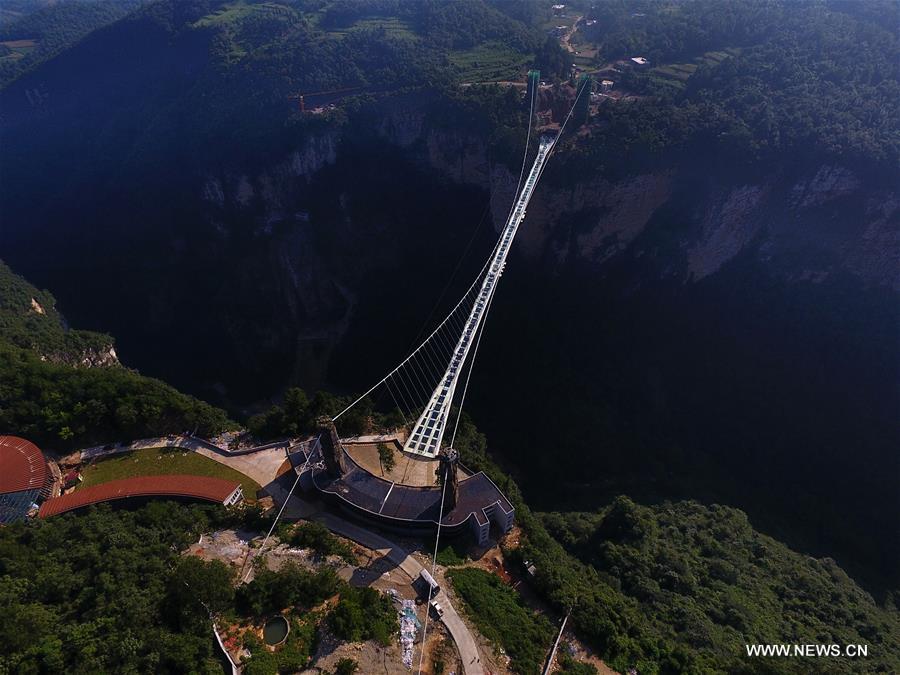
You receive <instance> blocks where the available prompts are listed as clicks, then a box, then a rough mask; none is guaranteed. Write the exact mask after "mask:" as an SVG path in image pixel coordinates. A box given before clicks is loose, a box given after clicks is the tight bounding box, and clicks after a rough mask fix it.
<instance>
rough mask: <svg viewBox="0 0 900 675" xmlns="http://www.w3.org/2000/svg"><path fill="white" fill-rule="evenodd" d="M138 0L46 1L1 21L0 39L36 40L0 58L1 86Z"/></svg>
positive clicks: (116, 15)
mask: <svg viewBox="0 0 900 675" xmlns="http://www.w3.org/2000/svg"><path fill="white" fill-rule="evenodd" d="M138 3H139V0H69V1H68V2H59V3H47V4H46V5H45V6H44V7H41V8H40V9H37V10H36V11H33V12H30V13H26V14H24V16H19V17H17V18H13V19H12V20H10V21H5V22H3V23H2V24H0V43H3V42H9V41H14V42H16V41H33V42H34V44H33V46H31V47H28V48H21V47H19V46H18V45H16V46H14V47H13V48H12V50H10V51H11V53H8V54H7V55H6V57H4V58H0V88H2V87H3V86H4V85H6V84H7V83H8V82H10V81H12V80H14V79H15V78H16V77H18V76H19V75H21V74H22V73H24V72H26V71H27V70H29V69H31V68H34V67H35V66H36V65H38V64H40V63H42V62H43V61H46V60H47V59H49V58H52V57H53V56H55V55H56V54H58V53H59V52H61V51H63V50H64V49H66V48H67V47H70V46H71V45H73V44H75V43H76V42H77V41H78V40H80V39H81V38H83V37H84V36H85V35H87V34H88V33H90V32H92V31H94V30H96V29H97V28H100V27H101V26H105V25H107V24H110V23H112V22H113V21H116V20H117V19H120V18H122V17H123V16H125V15H126V14H128V12H130V11H131V10H132V9H134V8H135V7H137V6H138ZM0 56H2V54H0Z"/></svg>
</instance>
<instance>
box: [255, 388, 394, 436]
mask: <svg viewBox="0 0 900 675" xmlns="http://www.w3.org/2000/svg"><path fill="white" fill-rule="evenodd" d="M352 401H353V397H350V396H335V395H334V394H330V393H328V392H325V391H317V392H316V393H315V394H314V395H313V397H312V398H309V397H308V396H307V395H306V392H305V391H303V390H302V389H300V388H299V387H291V388H289V389H288V390H287V391H286V392H285V394H284V403H283V404H282V405H274V406H272V407H271V408H270V409H269V410H268V411H266V412H264V413H258V414H256V415H253V416H252V417H251V418H250V419H249V420H248V422H247V428H248V429H249V430H250V433H251V434H253V435H254V436H255V437H256V438H260V439H269V438H284V437H285V436H290V437H296V436H300V435H303V434H308V433H312V432H313V431H315V430H316V420H318V419H319V418H320V417H333V416H334V415H336V414H337V413H338V412H340V411H341V410H343V409H344V408H346V407H347V406H348V405H349V404H350V403H352ZM402 423H403V415H402V413H400V411H399V410H394V411H392V412H390V413H387V414H381V413H379V412H377V411H375V409H374V404H373V403H372V401H370V400H369V399H363V400H362V401H360V402H359V403H357V404H356V405H355V406H354V407H353V408H352V409H351V410H348V411H347V412H346V413H345V414H344V415H342V416H341V425H340V431H341V433H342V434H343V435H356V434H363V433H369V432H372V431H375V430H377V429H394V428H397V427H399V426H400V425H401V424H402Z"/></svg>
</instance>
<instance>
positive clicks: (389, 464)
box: [378, 443, 397, 471]
mask: <svg viewBox="0 0 900 675" xmlns="http://www.w3.org/2000/svg"><path fill="white" fill-rule="evenodd" d="M378 461H379V462H381V466H382V467H383V468H384V470H385V471H392V470H393V469H394V467H395V466H397V456H396V453H395V451H394V448H393V447H391V446H390V445H387V444H385V443H379V444H378Z"/></svg>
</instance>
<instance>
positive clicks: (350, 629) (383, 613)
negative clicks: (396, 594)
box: [328, 586, 398, 647]
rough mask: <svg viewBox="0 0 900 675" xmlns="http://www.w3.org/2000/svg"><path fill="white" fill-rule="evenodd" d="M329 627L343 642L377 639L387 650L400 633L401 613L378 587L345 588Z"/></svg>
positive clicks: (332, 614)
mask: <svg viewBox="0 0 900 675" xmlns="http://www.w3.org/2000/svg"><path fill="white" fill-rule="evenodd" d="M328 625H329V626H330V627H331V630H332V631H333V632H334V634H335V635H336V636H338V637H339V638H341V639H342V640H347V641H348V642H362V641H363V640H375V641H376V642H379V643H381V644H382V645H384V646H385V647H386V646H388V645H389V644H390V643H391V637H392V636H393V635H394V633H396V632H397V630H398V624H397V610H395V609H394V607H393V605H392V604H391V599H390V598H389V597H387V596H386V595H382V594H381V593H379V592H378V591H376V590H375V589H374V588H369V587H368V586H365V587H363V588H354V587H352V586H345V587H344V589H343V590H342V591H341V599H340V601H339V602H338V604H337V606H336V607H335V608H334V610H333V611H332V612H331V614H330V615H329V617H328Z"/></svg>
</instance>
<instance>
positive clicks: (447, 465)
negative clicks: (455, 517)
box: [438, 448, 459, 513]
mask: <svg viewBox="0 0 900 675" xmlns="http://www.w3.org/2000/svg"><path fill="white" fill-rule="evenodd" d="M438 459H439V460H440V462H441V463H440V466H439V467H438V481H439V482H440V484H441V486H442V487H443V492H444V513H448V512H449V511H452V510H453V509H454V508H455V507H456V503H457V502H458V501H459V473H458V471H457V469H458V464H459V452H458V451H457V450H456V449H455V448H444V449H443V450H441V453H440V454H439V455H438Z"/></svg>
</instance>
